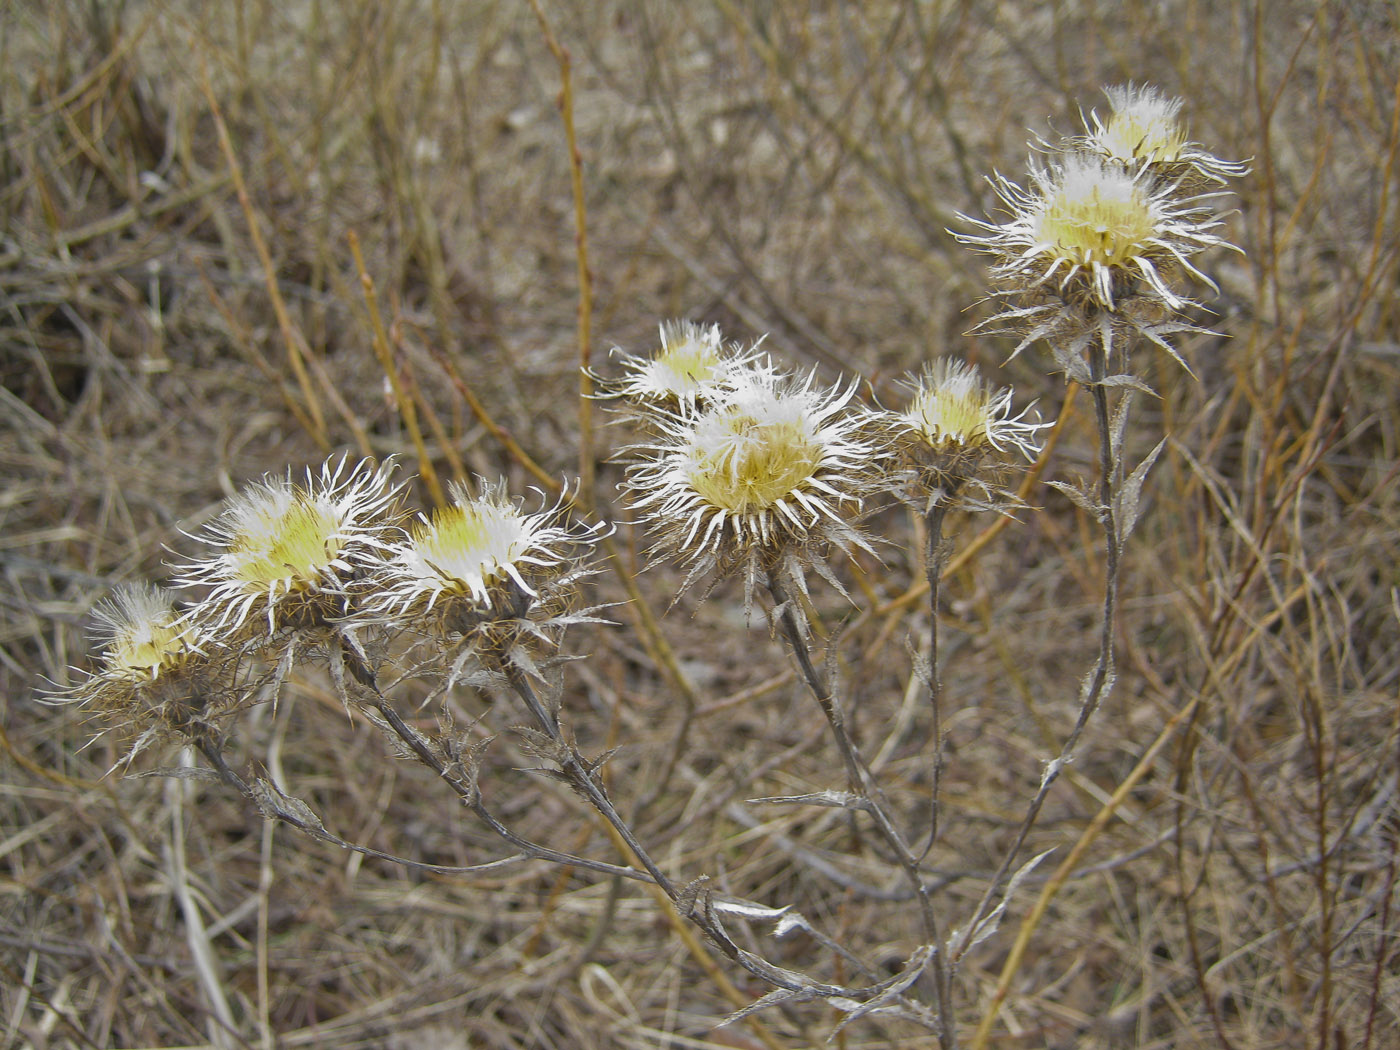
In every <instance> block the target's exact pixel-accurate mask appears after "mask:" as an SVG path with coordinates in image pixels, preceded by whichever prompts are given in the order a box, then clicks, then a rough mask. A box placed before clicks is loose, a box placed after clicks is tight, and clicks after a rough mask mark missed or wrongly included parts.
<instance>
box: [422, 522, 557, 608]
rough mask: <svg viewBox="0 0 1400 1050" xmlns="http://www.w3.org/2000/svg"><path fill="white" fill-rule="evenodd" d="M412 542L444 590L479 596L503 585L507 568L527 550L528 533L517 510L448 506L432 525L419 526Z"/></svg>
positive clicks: (525, 523)
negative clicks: (489, 588) (492, 586)
mask: <svg viewBox="0 0 1400 1050" xmlns="http://www.w3.org/2000/svg"><path fill="white" fill-rule="evenodd" d="M411 539H412V544H413V550H414V551H415V552H416V553H417V556H418V560H419V561H420V562H421V565H422V567H423V568H424V569H426V570H428V571H430V572H431V574H432V575H433V576H435V577H436V578H437V579H438V581H440V582H441V583H442V584H444V585H445V589H447V590H457V591H463V592H470V593H473V594H476V595H478V596H480V595H482V593H483V591H484V588H485V587H486V586H487V585H490V584H493V583H499V582H501V581H502V579H503V578H504V577H505V576H506V575H507V574H508V570H507V568H506V567H507V566H508V565H513V564H514V562H515V561H516V560H517V559H518V558H519V557H520V556H521V555H522V554H523V553H524V552H525V551H526V550H527V549H528V548H529V545H530V540H531V532H530V527H529V523H528V522H527V521H526V519H525V517H524V515H522V514H521V513H520V512H519V511H518V510H516V509H515V507H513V506H509V505H504V506H503V505H501V504H497V503H491V502H474V503H469V504H465V505H464V504H457V505H455V506H451V507H447V508H445V509H443V510H440V511H438V512H437V513H436V514H435V515H433V518H432V521H431V522H419V523H418V524H417V525H415V526H414V527H413V530H412V535H411ZM425 575H426V573H425Z"/></svg>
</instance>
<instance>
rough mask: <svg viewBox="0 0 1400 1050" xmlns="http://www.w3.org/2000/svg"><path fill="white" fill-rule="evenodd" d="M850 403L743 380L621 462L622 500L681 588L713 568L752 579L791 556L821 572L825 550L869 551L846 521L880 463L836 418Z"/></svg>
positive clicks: (671, 422) (794, 385) (763, 380)
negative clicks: (685, 570) (666, 558)
mask: <svg viewBox="0 0 1400 1050" xmlns="http://www.w3.org/2000/svg"><path fill="white" fill-rule="evenodd" d="M854 392H855V385H854V383H852V384H850V385H848V386H846V387H845V388H844V389H841V388H827V387H822V386H819V385H818V384H817V382H816V374H815V373H811V374H809V375H808V376H807V377H806V378H805V379H799V378H794V377H785V376H781V375H778V374H776V373H774V372H773V371H771V370H767V369H751V370H749V371H747V372H746V373H744V374H742V375H739V376H737V377H736V378H735V380H734V382H733V384H732V386H731V388H730V389H729V390H727V391H725V392H724V394H723V395H722V396H720V397H718V398H717V399H716V400H715V401H713V402H712V403H711V404H709V405H708V406H707V407H705V408H703V409H702V410H699V411H696V412H682V413H677V414H675V415H673V416H671V417H670V418H669V419H664V420H660V421H659V422H658V429H659V436H658V438H657V440H656V441H655V442H654V443H650V444H643V445H639V446H636V447H635V448H634V449H633V450H632V451H633V452H634V453H636V454H638V456H639V461H638V462H636V463H634V464H633V465H632V466H631V467H629V469H628V478H627V481H626V483H625V485H626V488H627V489H628V490H629V491H630V493H631V495H632V502H633V504H634V506H635V507H636V508H637V509H638V510H640V511H642V512H643V514H644V516H645V520H646V522H647V524H649V525H650V526H651V528H652V529H653V530H654V531H655V532H657V533H658V535H659V540H658V543H657V548H658V549H661V550H665V551H668V552H670V553H672V554H674V555H676V556H678V557H679V558H680V560H681V561H682V562H683V563H685V564H688V565H690V566H691V573H690V576H689V577H688V578H687V580H686V583H687V585H688V584H689V583H691V582H692V581H693V580H694V579H695V578H696V577H697V576H698V575H699V574H701V573H703V572H706V571H708V570H709V569H711V568H714V567H718V568H720V570H721V571H722V572H723V571H729V570H731V569H733V568H735V567H737V566H738V565H740V564H747V565H748V567H749V571H750V576H751V577H752V575H753V574H754V572H755V571H756V570H757V569H759V568H762V569H765V570H766V569H768V568H770V567H771V566H773V565H775V564H777V562H778V560H779V559H781V558H783V557H785V556H787V555H790V554H794V553H798V554H800V556H801V557H802V558H804V559H806V560H809V561H811V562H812V563H813V564H816V565H817V566H818V567H819V568H820V566H821V555H822V549H823V548H825V547H826V546H828V545H830V544H835V545H836V546H838V547H840V548H842V549H849V548H850V547H851V546H852V545H856V546H860V547H864V548H866V549H869V547H868V545H867V543H866V541H865V540H864V539H863V538H861V537H860V535H859V534H858V533H857V532H856V531H855V530H854V529H852V528H851V526H850V525H849V524H847V522H846V520H845V518H846V516H847V515H849V514H850V513H851V512H852V511H854V510H856V509H858V508H859V507H860V505H861V498H862V496H863V495H864V494H865V493H866V492H867V491H868V485H869V482H870V479H871V475H872V472H873V470H874V468H875V466H876V463H877V461H878V459H879V457H880V452H879V450H878V449H877V448H876V447H875V446H874V445H873V444H872V443H870V442H869V441H868V440H867V439H866V438H864V437H862V435H861V422H860V419H859V418H858V417H857V416H856V415H855V414H854V413H851V412H848V411H847V406H848V404H849V402H850V400H851V398H852V396H853V394H854Z"/></svg>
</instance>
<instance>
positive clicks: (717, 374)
mask: <svg viewBox="0 0 1400 1050" xmlns="http://www.w3.org/2000/svg"><path fill="white" fill-rule="evenodd" d="M648 371H649V372H651V378H652V382H653V383H654V384H655V385H656V386H657V387H658V388H660V389H662V390H666V391H669V392H670V393H672V394H674V395H676V396H678V397H684V396H686V395H688V394H695V393H698V392H699V391H700V390H702V389H704V388H705V387H706V386H710V385H713V384H715V383H718V382H719V381H720V380H721V379H723V378H724V368H723V365H722V364H721V362H720V360H719V358H718V357H716V356H715V353H714V350H713V349H712V348H711V347H710V346H709V345H708V344H706V343H704V342H702V341H700V340H698V339H685V340H683V341H681V342H678V343H674V344H671V345H668V346H667V347H666V348H665V349H664V350H662V351H661V353H660V354H658V355H657V356H656V358H655V359H654V360H653V361H652V362H651V363H650V365H649V366H648Z"/></svg>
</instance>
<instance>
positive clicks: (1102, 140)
mask: <svg viewBox="0 0 1400 1050" xmlns="http://www.w3.org/2000/svg"><path fill="white" fill-rule="evenodd" d="M1104 94H1106V95H1107V96H1108V103H1109V107H1110V110H1109V115H1108V117H1107V119H1100V118H1099V115H1098V114H1097V113H1090V115H1089V118H1088V119H1087V120H1086V121H1085V123H1086V125H1088V128H1089V132H1088V136H1087V138H1086V139H1085V140H1084V143H1083V145H1084V146H1085V147H1086V148H1087V149H1089V150H1090V151H1092V152H1095V153H1099V154H1101V155H1102V156H1104V157H1107V158H1108V159H1110V160H1115V161H1118V162H1120V163H1122V164H1126V165H1129V166H1134V167H1135V166H1137V165H1140V164H1145V165H1148V166H1150V167H1151V168H1153V169H1154V170H1155V171H1156V173H1157V175H1158V181H1164V180H1171V179H1178V178H1183V177H1185V176H1188V175H1191V174H1194V175H1196V176H1198V177H1199V178H1203V179H1205V180H1206V181H1209V182H1214V183H1223V182H1224V181H1225V179H1226V177H1237V176H1240V175H1243V174H1244V173H1245V172H1246V171H1247V170H1248V168H1247V167H1246V166H1245V165H1243V164H1235V163H1231V162H1229V161H1225V160H1221V159H1220V158H1219V157H1216V156H1213V155H1212V154H1210V153H1208V152H1206V150H1205V149H1204V148H1202V147H1201V146H1200V145H1198V144H1197V143H1194V142H1191V141H1190V140H1189V139H1188V138H1187V135H1186V125H1185V123H1184V122H1183V121H1182V119H1181V106H1182V100H1181V99H1179V98H1170V97H1168V96H1167V95H1165V94H1163V93H1162V92H1161V91H1159V90H1157V89H1156V88H1154V87H1150V86H1148V85H1145V84H1144V85H1140V86H1136V87H1135V86H1134V85H1132V84H1127V85H1117V86H1114V87H1109V88H1105V89H1104Z"/></svg>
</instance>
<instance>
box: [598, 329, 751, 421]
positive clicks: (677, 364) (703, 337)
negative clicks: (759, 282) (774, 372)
mask: <svg viewBox="0 0 1400 1050" xmlns="http://www.w3.org/2000/svg"><path fill="white" fill-rule="evenodd" d="M757 356H758V355H757V353H756V351H755V350H749V351H741V350H739V349H738V348H737V347H736V346H734V345H731V344H726V343H725V341H724V339H723V337H722V336H721V335H720V330H719V325H710V326H709V327H702V326H701V325H698V324H695V323H694V322H692V321H667V322H664V323H663V324H662V325H661V347H660V349H659V350H657V351H656V353H654V354H653V355H651V356H650V357H633V356H631V355H624V356H623V359H622V368H623V375H621V376H619V377H618V378H616V379H613V380H600V388H601V390H602V392H603V395H604V396H611V397H620V398H623V399H625V400H626V401H628V402H631V403H632V404H633V405H634V407H636V408H637V409H639V410H640V411H642V412H643V413H646V412H649V411H652V410H657V409H660V410H662V411H667V410H673V409H678V408H694V407H695V406H696V405H698V404H702V403H704V402H705V401H707V400H709V399H712V398H714V397H716V396H718V395H719V394H721V393H722V392H723V391H724V390H726V389H728V388H729V386H730V385H731V384H732V382H733V380H734V377H735V376H736V375H737V374H739V373H740V372H742V371H743V369H745V368H746V367H748V366H749V365H751V364H752V363H753V362H754V360H755V359H756V358H757Z"/></svg>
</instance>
